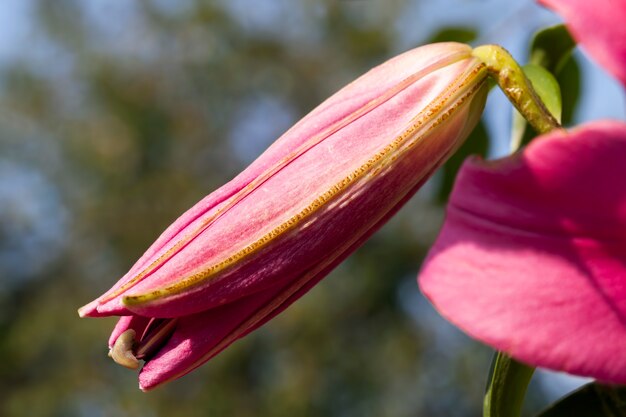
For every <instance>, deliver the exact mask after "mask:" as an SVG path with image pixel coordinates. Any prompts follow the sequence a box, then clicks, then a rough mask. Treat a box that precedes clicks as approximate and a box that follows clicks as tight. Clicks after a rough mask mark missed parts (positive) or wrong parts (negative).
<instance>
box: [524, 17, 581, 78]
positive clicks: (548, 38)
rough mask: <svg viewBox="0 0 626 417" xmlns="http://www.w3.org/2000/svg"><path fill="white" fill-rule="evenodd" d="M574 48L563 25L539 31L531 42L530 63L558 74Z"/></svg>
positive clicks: (574, 43) (572, 40) (573, 42)
mask: <svg viewBox="0 0 626 417" xmlns="http://www.w3.org/2000/svg"><path fill="white" fill-rule="evenodd" d="M575 46H576V42H575V41H574V39H572V36H571V35H570V33H569V32H568V30H567V28H566V27H565V25H557V26H552V27H549V28H546V29H543V30H540V31H539V32H537V33H536V34H535V36H534V37H533V40H532V42H531V49H530V50H531V52H530V63H531V64H535V65H538V66H541V67H544V68H545V69H547V70H548V71H550V72H551V73H553V74H558V73H559V72H560V71H561V69H562V68H563V67H564V65H565V63H566V61H567V59H568V58H569V56H570V55H571V53H572V50H573V49H574V47H575Z"/></svg>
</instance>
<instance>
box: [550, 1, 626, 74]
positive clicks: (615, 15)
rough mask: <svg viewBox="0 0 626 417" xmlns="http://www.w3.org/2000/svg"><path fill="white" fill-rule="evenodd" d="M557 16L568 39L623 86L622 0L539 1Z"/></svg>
mask: <svg viewBox="0 0 626 417" xmlns="http://www.w3.org/2000/svg"><path fill="white" fill-rule="evenodd" d="M539 2H540V3H543V4H544V5H546V6H547V7H549V8H551V9H553V10H554V11H556V12H557V13H558V14H560V15H561V16H562V17H563V19H565V21H566V22H567V26H568V28H569V30H570V32H571V33H572V36H573V37H574V38H575V39H576V40H577V41H578V42H580V43H581V44H582V46H583V47H584V48H585V50H586V51H587V52H589V54H591V55H592V56H593V57H594V58H595V59H596V60H597V61H598V63H599V64H600V65H602V66H603V67H604V68H605V69H606V70H607V71H609V72H610V73H612V74H613V75H614V76H615V77H617V78H618V79H619V80H620V81H621V82H622V84H623V85H625V86H626V24H625V22H626V0H600V1H591V0H539Z"/></svg>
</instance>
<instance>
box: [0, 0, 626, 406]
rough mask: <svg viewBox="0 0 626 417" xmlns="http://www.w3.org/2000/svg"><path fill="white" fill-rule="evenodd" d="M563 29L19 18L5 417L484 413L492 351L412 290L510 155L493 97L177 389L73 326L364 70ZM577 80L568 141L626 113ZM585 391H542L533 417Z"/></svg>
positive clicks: (86, 13) (20, 4)
mask: <svg viewBox="0 0 626 417" xmlns="http://www.w3.org/2000/svg"><path fill="white" fill-rule="evenodd" d="M557 21H558V20H557V18H556V17H555V16H554V15H552V14H551V13H549V12H547V11H546V10H543V9H541V8H540V7H538V6H536V5H535V4H534V3H533V2H532V1H518V2H510V1H507V0H442V1H425V0H385V1H382V0H378V1H374V0H344V1H341V0H215V1H211V0H205V1H202V0H176V1H174V0H153V1H148V0H146V1H104V0H57V1H46V0H3V1H2V3H1V4H0V416H16V417H17V416H90V417H91V416H94V417H100V416H102V417H104V416H134V417H137V416H170V415H185V416H233V417H248V416H278V417H280V416H302V417H305V416H311V417H313V416H325V417H335V416H336V417H339V416H341V417H351V416H355V417H356V416H359V417H367V416H428V417H430V416H450V417H457V416H458V417H461V416H477V415H480V410H481V406H482V395H483V390H484V386H485V382H486V377H487V372H488V367H489V363H490V360H491V356H492V351H491V350H490V349H489V348H487V347H485V346H482V345H480V344H478V343H476V342H473V341H471V340H470V339H468V338H467V337H466V336H464V335H463V334H462V333H460V332H459V331H457V330H456V329H454V328H453V327H452V326H450V325H449V324H447V323H446V322H445V321H444V320H443V319H441V318H439V316H438V315H437V313H436V312H435V311H434V310H433V309H432V307H431V306H430V305H429V304H428V302H427V301H426V300H424V299H423V298H422V297H421V295H420V294H419V292H418V289H417V285H416V282H415V277H416V274H417V271H418V269H419V267H420V262H421V260H422V259H423V257H424V256H425V253H426V251H427V248H428V247H429V245H430V243H431V242H432V241H433V239H434V238H435V236H436V233H437V230H438V227H439V225H440V224H441V222H442V219H443V207H444V203H445V200H446V196H447V193H448V192H449V189H450V185H451V179H452V178H453V173H454V171H455V169H456V168H457V167H458V165H459V163H460V161H461V160H462V158H463V155H466V154H468V153H474V152H478V153H483V154H487V155H490V156H492V157H494V156H498V155H502V154H504V153H505V152H506V147H507V144H506V140H507V138H508V124H509V123H510V112H511V110H510V106H509V105H508V103H507V102H506V101H505V99H503V97H502V96H501V95H500V94H498V93H495V94H492V95H491V96H492V97H490V99H489V102H488V114H489V117H488V118H486V119H485V121H484V123H483V124H481V125H480V126H479V128H478V129H477V131H476V132H475V133H474V134H473V136H472V137H471V138H470V140H469V141H468V142H467V145H466V146H465V148H464V149H463V152H462V153H461V154H460V155H457V156H456V157H455V158H454V159H453V160H451V161H450V163H449V164H448V165H447V166H446V167H445V168H444V169H443V170H441V171H440V172H439V173H438V174H437V175H436V176H435V177H434V178H433V179H432V180H431V181H430V182H429V183H428V184H427V185H426V186H425V187H424V189H423V190H421V191H420V193H419V194H418V195H417V196H416V197H415V198H413V200H412V201H411V202H410V203H409V204H408V205H407V206H406V207H405V208H404V209H403V210H402V211H401V212H400V213H399V214H398V215H397V216H396V217H395V218H394V219H393V220H392V221H391V222H390V223H389V224H388V225H387V226H385V228H384V229H383V230H381V231H380V232H379V233H377V234H376V235H375V236H374V237H373V238H372V239H371V240H370V241H369V242H368V243H367V244H366V245H365V246H364V247H363V248H361V249H360V250H358V251H357V252H356V253H355V254H354V255H353V256H351V257H350V258H349V259H348V260H347V261H346V262H345V263H344V264H342V265H341V266H340V267H339V268H338V269H337V270H336V271H335V272H333V273H332V274H331V275H330V276H329V277H328V278H327V279H326V280H325V281H323V282H322V283H321V284H320V285H318V286H317V287H316V288H315V289H313V290H312V291H311V292H310V293H309V294H308V295H306V296H305V297H304V298H302V299H301V300H300V301H298V302H297V303H296V304H295V305H293V306H292V307H291V308H290V309H288V310H287V311H286V312H285V313H283V314H282V315H281V316H279V317H278V318H276V319H275V320H273V321H272V322H271V323H269V324H268V325H266V326H265V327H264V328H262V329H261V330H259V331H257V332H255V333H254V334H252V335H250V336H248V337H247V338H245V339H244V340H241V341H239V342H237V343H235V344H234V345H233V346H231V347H230V348H229V349H227V350H226V351H224V352H223V353H221V354H220V355H219V356H218V357H216V358H214V359H213V360H211V361H210V362H209V363H207V364H206V365H205V366H203V367H201V368H200V369H198V370H196V371H195V372H194V373H192V374H190V375H188V376H186V377H184V378H183V379H181V380H178V381H176V382H173V383H170V384H169V385H167V386H164V387H162V388H160V389H157V390H156V391H153V392H150V393H147V394H146V393H142V392H141V391H139V389H138V387H137V378H136V374H134V373H133V372H132V371H128V370H126V369H123V368H121V367H119V366H116V365H115V364H114V363H113V362H112V361H111V360H110V359H109V358H107V355H106V354H107V346H106V341H107V338H108V334H109V332H110V330H111V328H112V327H113V325H114V322H115V320H114V319H99V320H95V319H79V318H78V315H77V313H76V309H77V308H78V307H79V306H81V305H83V304H85V303H86V302H88V301H90V300H92V299H93V298H95V297H96V296H97V295H99V294H100V293H101V292H103V291H104V290H106V289H108V288H109V287H110V286H111V285H112V284H113V283H114V282H115V281H116V280H117V279H118V278H119V277H120V276H121V275H123V273H124V272H126V270H127V269H128V268H129V267H130V266H131V264H132V263H133V262H134V261H135V260H136V259H137V258H138V257H139V256H140V255H141V254H142V253H143V251H144V250H145V249H146V248H147V247H148V245H149V244H150V243H151V242H152V241H153V240H154V239H155V238H156V237H157V236H158V235H159V234H160V233H161V231H162V230H163V229H164V228H165V227H166V226H167V225H169V224H170V223H171V222H172V221H173V220H174V219H175V218H176V217H178V215H180V214H181V213H182V212H183V211H184V210H185V209H187V208H188V207H190V206H191V205H192V204H194V203H195V202H196V201H197V200H199V199H200V198H201V197H203V196H204V195H206V194H208V193H209V192H210V191H212V190H213V189H215V188H217V187H219V186H220V185H221V184H222V183H224V182H225V181H227V180H229V179H231V178H232V177H233V176H234V175H235V174H236V173H237V172H239V171H240V170H241V169H242V168H243V167H244V166H246V165H247V164H248V163H250V162H251V161H252V160H253V159H254V158H255V157H256V156H258V155H259V154H260V153H261V152H262V151H263V149H264V148H265V147H266V146H267V145H268V144H270V143H271V142H272V141H273V140H274V139H275V138H276V137H278V136H279V135H280V134H281V133H282V132H283V131H285V130H286V129H287V128H288V127H289V126H290V125H292V124H293V123H294V122H296V121H297V120H298V119H299V118H300V117H302V116H303V115H305V114H306V113H307V112H308V111H310V110H311V109H312V108H313V107H314V106H316V105H317V104H319V103H320V102H321V101H322V100H323V99H325V98H326V97H327V96H329V95H330V94H331V93H333V92H334V91H335V90H337V89H338V88H340V87H341V86H342V85H344V84H345V83H347V82H349V81H351V80H352V79H354V78H355V77H357V76H358V75H360V74H361V73H363V72H364V71H366V70H367V69H369V68H370V67H372V66H374V65H376V64H378V63H380V62H382V61H384V60H386V59H388V58H390V57H391V56H393V55H395V54H397V53H399V52H402V51H404V50H406V49H409V48H412V47H415V46H417V45H420V44H423V43H427V42H431V41H435V40H459V41H463V42H472V43H474V44H477V43H478V44H479V43H500V44H503V45H504V46H506V47H507V48H509V49H510V50H511V51H512V52H513V54H514V55H515V56H516V57H517V58H518V59H519V60H520V61H522V62H523V61H524V60H525V58H526V54H527V50H526V46H525V45H527V44H528V42H529V39H530V37H531V36H532V34H533V32H534V31H535V30H537V29H539V28H541V27H544V26H546V25H549V24H553V23H555V22H557ZM570 67H571V69H570V71H569V72H568V74H569V81H567V82H568V83H569V84H567V85H568V86H569V87H568V88H567V91H566V92H565V93H567V94H570V96H571V100H570V102H571V103H575V102H577V103H580V105H579V106H578V107H575V106H573V105H572V106H570V107H569V109H568V110H567V109H566V119H567V122H568V123H570V124H571V123H575V122H580V121H582V120H588V119H596V118H600V117H610V116H615V117H623V115H624V103H623V102H621V101H620V99H619V96H618V95H619V88H618V87H617V84H615V83H614V82H613V81H612V80H611V79H610V77H608V76H607V75H606V74H604V73H602V72H601V71H600V70H599V69H597V68H596V67H595V66H593V65H592V64H591V63H589V61H588V60H587V59H586V57H585V56H584V55H582V54H581V53H579V52H577V53H576V54H575V56H574V59H573V61H572V62H571V63H570ZM568 112H569V113H568ZM489 138H492V139H489ZM493 138H499V139H498V140H495V139H493ZM579 383H580V380H576V379H572V378H568V377H565V376H563V375H559V374H551V373H539V374H538V376H537V377H536V378H535V380H534V381H533V383H532V386H531V389H530V393H529V401H528V404H527V410H526V412H527V413H529V415H530V413H532V412H534V411H537V410H538V409H540V408H542V407H543V405H545V404H546V402H547V401H549V400H550V399H552V398H555V397H556V396H558V395H560V394H562V393H564V392H566V391H568V390H569V389H571V388H572V387H574V386H576V385H577V384H579Z"/></svg>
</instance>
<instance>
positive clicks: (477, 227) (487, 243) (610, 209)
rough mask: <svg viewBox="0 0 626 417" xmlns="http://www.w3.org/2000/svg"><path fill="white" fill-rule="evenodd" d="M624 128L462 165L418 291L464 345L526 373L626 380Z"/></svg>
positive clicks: (582, 132)
mask: <svg viewBox="0 0 626 417" xmlns="http://www.w3.org/2000/svg"><path fill="white" fill-rule="evenodd" d="M624 161H626V123H623V122H617V121H600V122H593V123H589V124H586V125H583V126H580V127H578V128H576V129H573V130H571V131H569V132H566V131H565V130H560V129H559V130H555V131H554V132H552V133H550V134H547V135H544V136H541V137H539V138H537V139H535V140H534V141H533V142H532V143H531V144H530V145H529V146H528V147H527V148H526V149H525V150H524V151H523V152H521V153H520V154H517V155H514V156H511V157H508V158H504V159H501V160H498V161H482V160H480V159H478V158H473V159H469V160H467V161H466V162H465V165H464V166H463V167H462V168H461V171H460V172H459V175H458V177H457V181H456V184H455V187H454V190H453V192H452V195H451V198H450V203H449V205H448V210H447V218H446V221H445V224H444V226H443V229H442V230H441V234H440V235H439V237H438V238H437V241H436V243H435V244H434V246H433V247H432V248H431V250H430V253H429V255H428V257H427V259H426V261H424V265H423V268H422V271H421V272H420V278H419V280H420V286H421V288H422V291H423V292H424V294H425V295H426V296H427V297H428V299H429V300H430V301H431V302H432V303H433V305H434V306H435V307H436V308H437V309H438V310H439V312H440V313H441V315H443V316H444V317H446V318H447V319H448V320H450V321H451V322H452V323H454V324H455V325H457V326H458V327H460V328H461V329H463V330H464V331H465V332H467V333H468V334H469V335H471V336H472V337H475V338H477V339H479V340H481V341H483V342H484V343H487V344H489V345H491V346H493V347H494V348H495V349H497V350H499V351H503V352H506V353H507V354H509V355H510V356H512V357H514V358H516V359H518V360H520V361H522V362H525V363H527V364H529V365H533V366H541V367H546V368H551V369H554V370H560V371H566V372H570V373H572V374H577V375H583V376H590V377H594V378H596V379H599V380H601V381H604V382H614V383H620V384H624V383H626V355H624V349H626V327H624V324H625V323H626V321H625V320H626V262H625V260H626V182H624V178H626V165H625V164H624Z"/></svg>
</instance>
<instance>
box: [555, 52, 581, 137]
mask: <svg viewBox="0 0 626 417" xmlns="http://www.w3.org/2000/svg"><path fill="white" fill-rule="evenodd" d="M556 80H557V81H558V83H559V85H560V86H561V95H562V101H563V125H565V126H567V125H569V124H570V123H571V122H572V119H573V117H574V112H575V111H576V106H577V105H578V98H579V97H580V86H581V77H580V66H579V65H578V61H576V58H575V57H574V55H571V56H570V57H569V58H568V59H567V60H566V61H565V64H564V65H563V68H561V70H560V71H559V73H558V74H557V75H556Z"/></svg>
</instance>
